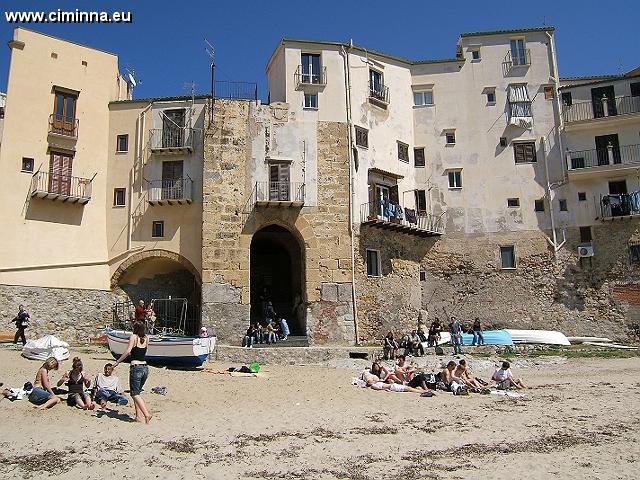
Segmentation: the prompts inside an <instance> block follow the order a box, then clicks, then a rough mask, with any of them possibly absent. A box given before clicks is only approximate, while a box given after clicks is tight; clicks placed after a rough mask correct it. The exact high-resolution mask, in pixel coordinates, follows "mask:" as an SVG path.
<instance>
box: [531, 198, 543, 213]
mask: <svg viewBox="0 0 640 480" xmlns="http://www.w3.org/2000/svg"><path fill="white" fill-rule="evenodd" d="M533 209H534V210H535V211H536V212H544V198H541V199H539V200H535V202H534V207H533Z"/></svg>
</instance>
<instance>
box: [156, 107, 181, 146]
mask: <svg viewBox="0 0 640 480" xmlns="http://www.w3.org/2000/svg"><path fill="white" fill-rule="evenodd" d="M185 117H186V115H185V110H184V108H177V109H174V110H164V111H163V112H162V148H180V147H183V146H184V127H185V120H186V118H185Z"/></svg>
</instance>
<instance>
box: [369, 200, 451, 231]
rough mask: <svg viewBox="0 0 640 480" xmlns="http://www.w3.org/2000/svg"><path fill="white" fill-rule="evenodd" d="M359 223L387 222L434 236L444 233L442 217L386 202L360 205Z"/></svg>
mask: <svg viewBox="0 0 640 480" xmlns="http://www.w3.org/2000/svg"><path fill="white" fill-rule="evenodd" d="M360 222H361V223H367V222H388V223H394V224H397V225H402V226H404V227H407V228H415V229H418V230H421V231H424V232H431V233H434V234H442V233H443V232H444V223H443V220H442V215H440V216H438V217H436V216H434V215H431V214H428V213H426V212H417V211H416V210H415V209H411V208H406V207H405V208H403V207H402V206H401V205H399V204H395V203H393V202H388V201H387V202H384V203H383V202H382V201H378V202H368V203H364V204H362V205H361V206H360Z"/></svg>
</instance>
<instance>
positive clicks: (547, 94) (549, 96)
mask: <svg viewBox="0 0 640 480" xmlns="http://www.w3.org/2000/svg"><path fill="white" fill-rule="evenodd" d="M543 91H544V98H545V100H553V99H554V98H556V95H555V93H554V91H553V87H552V86H551V85H546V86H545V87H543Z"/></svg>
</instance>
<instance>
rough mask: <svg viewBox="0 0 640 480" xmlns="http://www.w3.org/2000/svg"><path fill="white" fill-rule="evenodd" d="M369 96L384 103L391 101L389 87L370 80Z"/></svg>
mask: <svg viewBox="0 0 640 480" xmlns="http://www.w3.org/2000/svg"><path fill="white" fill-rule="evenodd" d="M369 98H372V99H374V100H377V101H379V102H382V103H387V104H388V103H389V87H386V86H384V85H373V84H372V83H371V82H369Z"/></svg>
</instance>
